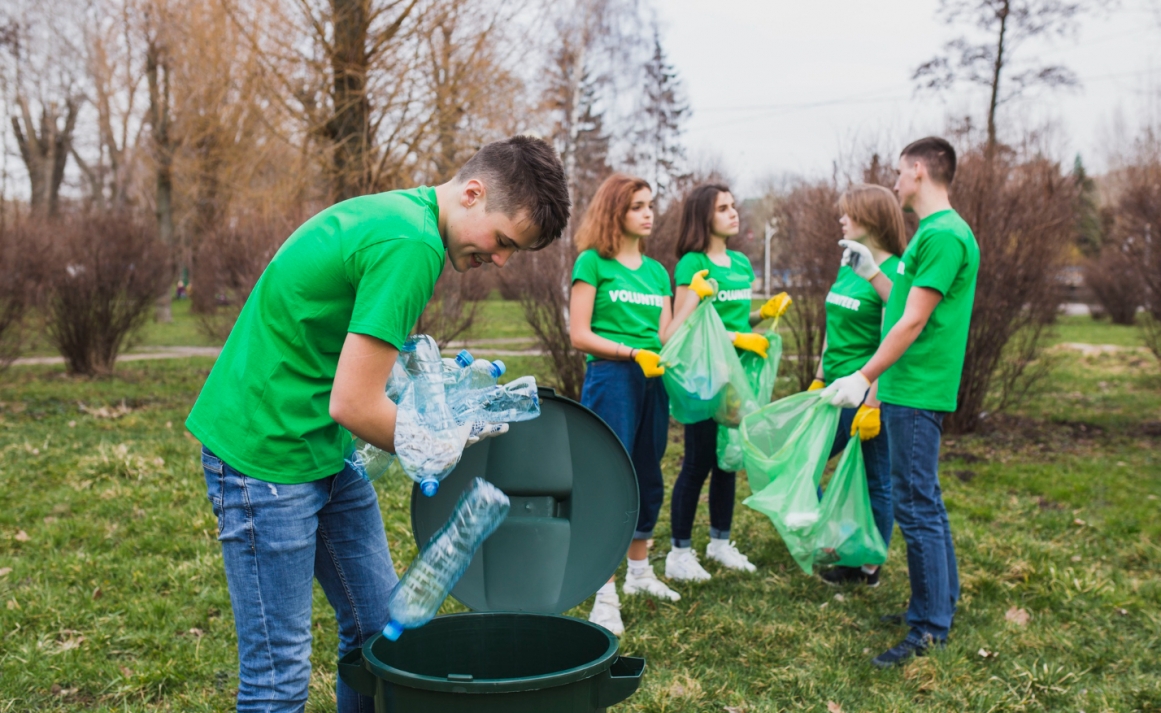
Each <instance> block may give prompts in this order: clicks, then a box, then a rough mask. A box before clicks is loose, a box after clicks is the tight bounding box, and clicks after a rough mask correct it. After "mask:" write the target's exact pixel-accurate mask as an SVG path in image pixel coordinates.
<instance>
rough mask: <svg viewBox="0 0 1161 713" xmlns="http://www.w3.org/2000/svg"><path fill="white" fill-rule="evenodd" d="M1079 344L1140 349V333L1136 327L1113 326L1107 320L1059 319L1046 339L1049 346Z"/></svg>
mask: <svg viewBox="0 0 1161 713" xmlns="http://www.w3.org/2000/svg"><path fill="white" fill-rule="evenodd" d="M1062 342H1080V343H1083V344H1112V345H1114V346H1118V347H1140V346H1144V345H1145V343H1144V342H1143V341H1142V340H1141V331H1140V329H1138V328H1137V327H1127V326H1123V325H1120V324H1113V323H1112V322H1110V321H1109V320H1107V319H1104V320H1095V319H1093V318H1092V317H1081V316H1076V317H1065V316H1062V317H1059V318H1058V319H1057V320H1056V324H1055V325H1054V327H1053V330H1052V334H1051V336H1050V337H1049V339H1048V343H1049V344H1060V343H1062Z"/></svg>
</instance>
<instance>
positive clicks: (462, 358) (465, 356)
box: [456, 349, 476, 369]
mask: <svg viewBox="0 0 1161 713" xmlns="http://www.w3.org/2000/svg"><path fill="white" fill-rule="evenodd" d="M475 360H476V358H475V357H473V356H472V353H471V352H469V351H468V350H467V349H463V350H461V351H460V353H459V354H456V363H457V364H459V365H460V367H461V368H464V369H466V368H467V367H469V366H471V365H472V362H474V361H475Z"/></svg>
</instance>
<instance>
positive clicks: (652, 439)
mask: <svg viewBox="0 0 1161 713" xmlns="http://www.w3.org/2000/svg"><path fill="white" fill-rule="evenodd" d="M581 404H583V405H584V406H586V407H588V408H590V409H592V410H593V412H595V413H596V414H597V415H598V416H600V417H601V418H602V419H604V421H605V423H607V424H609V428H612V429H613V432H614V433H616V434H617V438H619V439H621V443H622V444H623V445H624V446H625V450H626V451H628V452H629V457H630V458H631V459H632V461H633V468H634V469H635V470H636V471H637V492H638V494H639V496H640V500H641V506H640V509H639V510H638V511H637V530H636V532H634V533H633V539H634V540H648V539H649V538H650V537H652V536H653V527H654V525H656V524H657V514H658V513H659V512H661V502H662V500H664V498H665V481H664V480H662V479H661V457H662V456H664V455H665V446H666V445H667V442H668V436H669V396H668V395H667V394H666V393H665V387H664V386H663V385H662V383H661V379H660V378H654V379H646V378H645V373H644V372H642V371H641V367H639V366H637V363H636V362H632V361H609V360H606V359H597V360H596V361H591V362H589V364H588V367H587V368H586V370H585V383H584V386H583V387H582V389H581Z"/></svg>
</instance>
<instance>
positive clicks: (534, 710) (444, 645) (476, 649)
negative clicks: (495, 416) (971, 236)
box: [339, 389, 645, 713]
mask: <svg viewBox="0 0 1161 713" xmlns="http://www.w3.org/2000/svg"><path fill="white" fill-rule="evenodd" d="M476 477H481V478H484V479H485V480H488V481H489V482H491V483H492V484H494V485H495V486H497V487H498V488H500V489H501V490H503V491H504V493H505V494H507V495H508V497H509V499H510V500H511V508H510V510H509V513H508V518H507V519H506V520H505V521H504V523H503V524H501V525H500V527H499V528H498V529H497V530H496V531H495V532H494V533H493V534H492V536H491V537H489V538H488V539H487V540H486V541H485V542H484V544H483V546H481V547H480V549H479V551H477V552H476V556H475V557H474V558H473V559H472V563H471V565H469V567H468V569H467V571H466V572H465V573H464V576H463V577H462V578H461V579H460V581H459V582H458V583H457V584H456V586H455V588H454V589H453V590H452V596H454V597H455V598H456V599H457V600H459V601H460V602H462V603H463V604H464V605H465V606H467V607H468V608H470V609H472V612H470V613H467V614H452V615H448V616H439V617H436V618H435V619H433V620H432V621H431V622H429V623H428V624H426V625H424V626H422V627H419V628H418V629H409V630H407V631H405V632H404V633H403V635H402V636H401V637H400V638H399V640H398V641H395V642H392V641H389V640H387V639H386V638H384V637H383V636H382V635H380V634H376V635H375V636H373V637H371V638H370V639H368V640H367V642H366V643H365V644H364V645H363V647H362V648H361V649H356V650H355V651H352V652H350V653H349V654H347V655H346V656H344V657H343V658H342V660H340V661H339V675H340V676H341V677H342V679H343V681H345V682H346V683H347V684H348V685H350V686H351V687H352V688H354V689H355V690H357V691H359V692H360V693H363V694H365V695H368V696H375V710H376V713H421V712H422V713H453V712H454V713H499V712H500V711H503V712H504V713H542V712H543V711H553V712H554V713H595V712H598V711H604V710H605V709H606V708H607V707H609V706H611V705H613V704H615V703H619V702H620V701H622V700H624V699H625V698H627V697H629V696H630V695H631V694H632V693H633V692H634V691H636V690H637V687H638V685H639V684H640V682H641V674H642V672H643V671H644V669H645V660H644V659H641V658H633V657H629V656H619V655H618V654H617V650H618V645H619V642H618V640H617V637H616V636H614V635H613V634H612V633H610V632H609V631H608V630H607V629H605V628H603V627H600V626H597V625H596V624H593V623H591V622H588V621H584V620H581V619H574V618H572V617H566V616H561V614H560V613H561V612H564V611H567V610H568V609H571V608H572V607H575V606H577V605H578V604H580V603H582V602H583V601H584V600H586V599H588V598H589V597H590V596H592V595H593V593H594V592H596V591H597V589H599V588H600V586H601V585H602V584H604V583H605V582H606V581H608V579H609V577H610V576H612V574H613V572H615V571H616V569H617V567H618V566H619V565H620V563H621V560H622V559H623V558H624V557H625V553H626V552H627V551H628V549H629V542H630V541H631V540H632V538H633V531H634V529H635V528H636V526H637V508H638V501H637V476H636V473H635V472H634V470H633V463H632V461H630V459H629V454H628V453H626V452H625V448H624V446H622V445H621V442H620V440H619V439H618V438H617V436H616V434H614V433H613V431H612V429H610V428H609V427H608V426H607V425H606V424H605V422H604V421H602V420H601V419H600V418H599V417H598V416H597V415H596V414H594V413H593V412H592V411H589V410H588V409H587V408H585V407H583V406H581V405H580V404H578V403H576V402H575V401H572V400H570V399H566V398H563V397H561V396H558V395H557V394H556V393H555V392H554V391H552V390H550V389H541V390H540V417H539V418H537V419H534V420H532V421H525V422H523V423H514V424H512V425H511V430H510V431H509V432H508V433H507V434H506V435H504V436H500V437H498V438H493V439H490V440H486V441H483V442H481V443H479V444H478V445H475V446H472V447H471V448H469V449H467V450H466V451H464V457H463V459H462V460H461V461H460V463H459V465H458V466H457V467H456V469H455V470H454V471H452V472H451V474H449V475H448V477H447V478H446V479H445V480H444V481H443V482H442V483H441V485H440V488H439V492H438V493H437V494H436V495H435V497H432V498H428V497H424V496H423V495H421V494H420V492H419V489H418V487H416V488H415V489H413V490H412V496H411V528H412V532H413V533H414V534H415V540H416V542H419V543H423V542H426V541H427V540H428V539H429V538H430V537H431V535H433V534H434V533H435V531H436V530H438V529H439V528H440V527H441V526H442V525H443V524H444V523H445V522H446V521H447V519H448V517H450V516H451V513H452V509H453V508H454V507H455V504H456V501H457V499H458V498H459V496H460V493H462V492H463V491H464V490H465V489H467V487H468V486H469V484H470V483H471V482H472V479H473V478H476ZM386 595H387V593H386V592H385V593H384V596H386Z"/></svg>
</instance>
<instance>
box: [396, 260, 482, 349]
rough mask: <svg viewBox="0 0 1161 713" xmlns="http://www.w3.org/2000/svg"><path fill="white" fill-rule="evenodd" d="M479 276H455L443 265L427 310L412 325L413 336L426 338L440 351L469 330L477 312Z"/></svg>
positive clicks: (480, 280)
mask: <svg viewBox="0 0 1161 713" xmlns="http://www.w3.org/2000/svg"><path fill="white" fill-rule="evenodd" d="M485 269H486V268H485ZM479 273H480V270H479V269H476V270H471V271H469V272H465V273H458V272H456V271H455V270H453V269H452V268H451V266H450V265H445V266H444V269H443V273H442V274H441V275H440V276H439V280H437V281H436V283H435V291H434V292H433V293H432V296H431V299H430V300H429V301H428V303H427V307H426V308H424V310H423V314H421V315H420V316H419V320H418V321H417V322H416V323H415V330H414V331H415V333H416V334H427V335H430V336H431V338H432V339H434V340H435V341H436V343H437V344H439V347H440V349H442V348H444V347H446V346H447V344H448V342H450V341H452V340H453V339H455V338H456V337H459V336H460V335H462V334H463V333H464V332H466V331H468V330H469V329H471V327H472V325H473V324H474V323H475V321H476V317H477V315H478V314H479V312H480V303H479V299H480V297H479V293H480V285H481V284H483V283H484V280H483V279H482V278H481V276H480V275H479Z"/></svg>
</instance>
